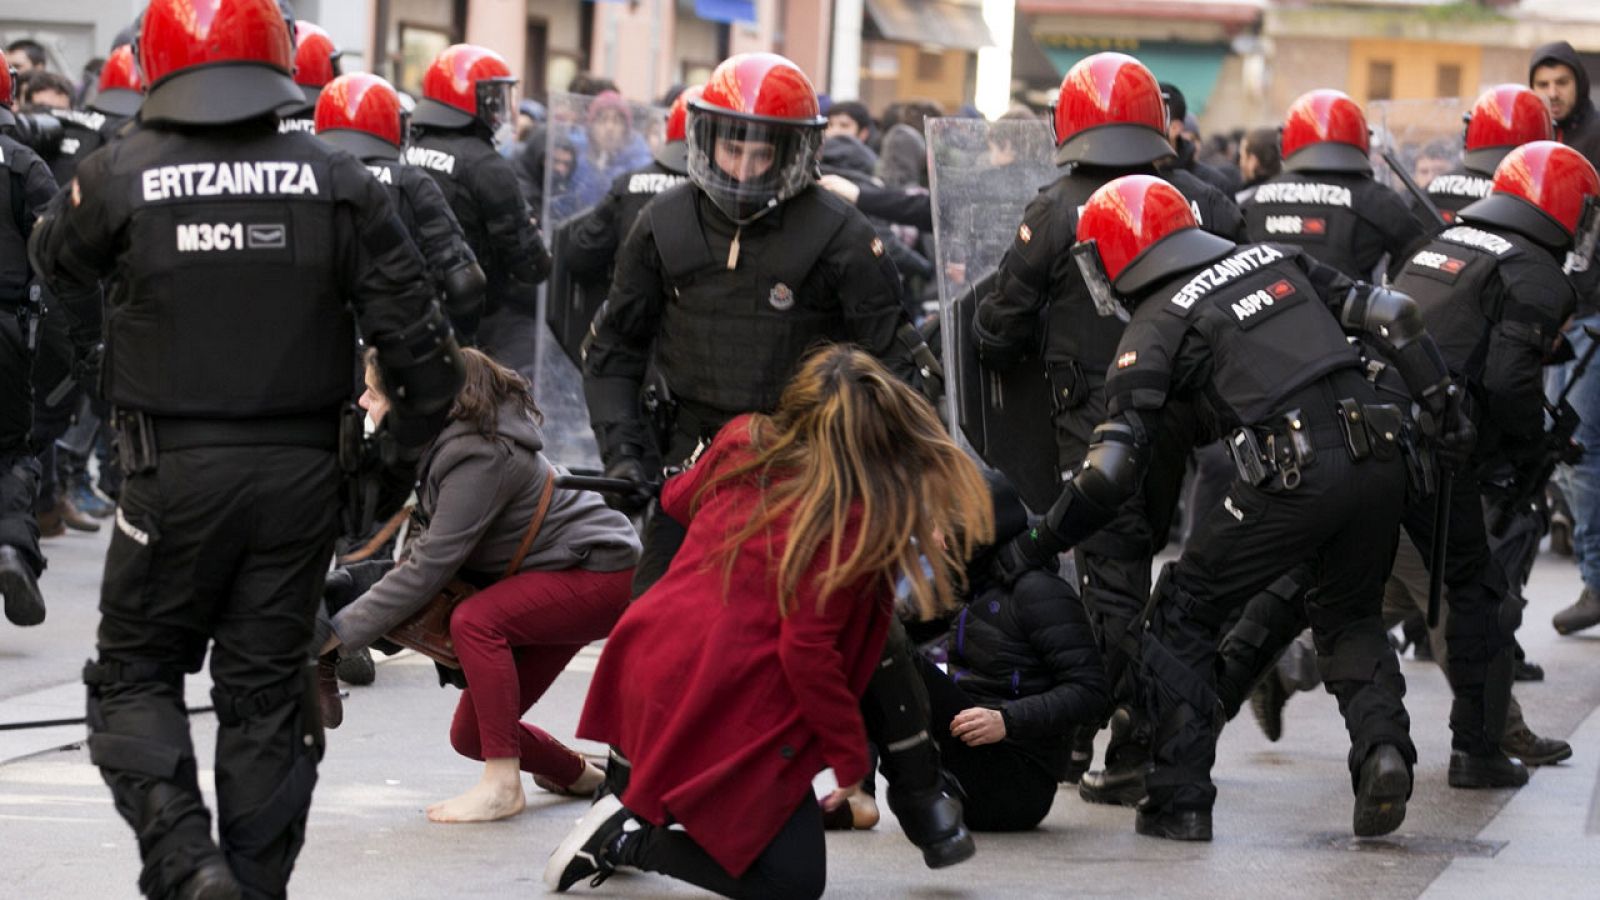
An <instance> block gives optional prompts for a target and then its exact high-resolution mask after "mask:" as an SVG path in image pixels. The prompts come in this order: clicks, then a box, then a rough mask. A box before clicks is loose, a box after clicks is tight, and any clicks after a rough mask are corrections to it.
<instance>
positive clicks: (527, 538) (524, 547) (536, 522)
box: [500, 466, 556, 578]
mask: <svg viewBox="0 0 1600 900" xmlns="http://www.w3.org/2000/svg"><path fill="white" fill-rule="evenodd" d="M544 473H545V474H544V492H543V493H542V494H540V495H539V508H538V509H536V510H534V512H533V521H531V522H529V523H528V530H527V531H526V532H524V533H523V535H522V544H521V545H520V546H518V547H517V553H516V555H515V556H513V557H511V564H510V565H508V566H506V573H505V574H504V575H502V576H500V577H501V578H510V577H511V576H513V575H515V574H517V571H518V570H519V569H521V568H522V560H523V559H524V558H525V557H527V555H528V551H529V550H530V549H532V547H533V541H534V538H537V537H538V536H539V529H540V528H541V527H543V526H544V514H545V513H547V512H549V511H550V495H551V494H552V493H553V492H554V491H555V487H556V472H555V470H554V469H552V468H550V467H549V466H545V467H544Z"/></svg>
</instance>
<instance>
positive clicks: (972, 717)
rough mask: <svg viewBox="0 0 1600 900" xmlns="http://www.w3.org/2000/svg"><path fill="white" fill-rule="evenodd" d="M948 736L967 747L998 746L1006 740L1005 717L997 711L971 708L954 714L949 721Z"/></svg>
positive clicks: (980, 707)
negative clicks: (955, 738)
mask: <svg viewBox="0 0 1600 900" xmlns="http://www.w3.org/2000/svg"><path fill="white" fill-rule="evenodd" d="M950 734H951V735H952V736H954V737H958V738H960V739H961V740H962V741H964V742H965V743H966V745H967V746H968V747H981V746H983V745H984V744H998V743H1000V742H1001V741H1003V740H1005V739H1006V717H1005V716H1003V715H1001V713H1000V710H998V709H987V708H985V707H982V706H973V707H969V708H967V709H963V710H962V711H961V712H958V713H956V717H955V718H954V719H951V720H950Z"/></svg>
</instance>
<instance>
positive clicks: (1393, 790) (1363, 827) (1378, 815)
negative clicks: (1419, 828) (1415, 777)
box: [1353, 744, 1411, 837]
mask: <svg viewBox="0 0 1600 900" xmlns="http://www.w3.org/2000/svg"><path fill="white" fill-rule="evenodd" d="M1410 796H1411V772H1410V770H1409V769H1407V768H1406V761H1405V757H1403V756H1401V755H1400V751H1399V750H1396V749H1395V748H1394V747H1393V746H1391V745H1389V744H1380V745H1379V746H1377V747H1374V748H1373V750H1372V752H1371V753H1368V754H1367V759H1366V761H1365V762H1363V763H1362V764H1361V772H1360V775H1359V776H1358V778H1357V780H1356V809H1355V816H1354V826H1353V827H1354V828H1355V832H1356V837H1377V836H1378V835H1381V834H1388V833H1389V832H1391V831H1394V830H1395V829H1396V828H1399V827H1400V823H1401V822H1404V821H1405V820H1406V800H1407V799H1408V798H1410Z"/></svg>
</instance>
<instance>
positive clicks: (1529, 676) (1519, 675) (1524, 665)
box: [1514, 659, 1544, 681]
mask: <svg viewBox="0 0 1600 900" xmlns="http://www.w3.org/2000/svg"><path fill="white" fill-rule="evenodd" d="M1514 678H1515V679H1516V680H1517V681H1543V680H1544V666H1541V665H1539V664H1538V663H1536V662H1528V661H1527V660H1525V659H1519V660H1517V671H1516V674H1515V675H1514Z"/></svg>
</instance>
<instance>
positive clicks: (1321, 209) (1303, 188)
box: [1243, 169, 1429, 279]
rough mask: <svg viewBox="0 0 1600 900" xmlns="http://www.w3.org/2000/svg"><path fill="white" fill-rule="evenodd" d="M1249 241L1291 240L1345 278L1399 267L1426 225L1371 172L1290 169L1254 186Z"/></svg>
mask: <svg viewBox="0 0 1600 900" xmlns="http://www.w3.org/2000/svg"><path fill="white" fill-rule="evenodd" d="M1243 211H1244V218H1245V227H1246V230H1247V232H1248V234H1249V237H1250V240H1252V241H1273V242H1277V243H1283V244H1293V245H1295V246H1297V247H1299V248H1300V249H1302V250H1304V251H1305V252H1307V253H1309V254H1311V255H1312V256H1313V257H1315V258H1316V259H1317V260H1318V261H1319V262H1321V263H1324V264H1325V265H1329V266H1332V267H1334V268H1335V269H1338V270H1339V271H1340V272H1342V273H1344V275H1345V277H1347V278H1359V279H1367V278H1371V277H1373V273H1374V272H1375V271H1376V270H1377V268H1378V264H1379V263H1380V262H1382V261H1383V258H1384V257H1385V256H1388V257H1389V259H1390V269H1391V270H1392V271H1398V270H1399V267H1400V265H1401V264H1402V263H1403V261H1404V259H1405V255H1404V254H1405V252H1406V251H1407V250H1410V249H1412V248H1414V247H1415V246H1416V245H1417V244H1418V243H1419V242H1421V241H1422V239H1423V238H1424V237H1426V235H1427V234H1428V231H1429V229H1428V228H1427V227H1425V226H1424V224H1423V222H1422V221H1421V220H1420V219H1418V218H1417V217H1416V216H1415V215H1414V214H1413V213H1412V212H1411V209H1410V208H1409V207H1408V205H1407V204H1406V202H1405V201H1404V200H1402V199H1401V198H1400V195H1399V194H1396V193H1395V192H1394V191H1392V190H1390V189H1389V188H1387V187H1385V186H1384V185H1381V184H1379V183H1378V182H1376V181H1374V180H1372V176H1371V175H1370V174H1365V175H1364V174H1361V173H1354V172H1334V171H1310V170H1303V169H1302V170H1294V171H1285V172H1282V173H1280V174H1279V175H1278V176H1277V177H1275V178H1272V179H1270V180H1268V181H1266V182H1265V183H1263V184H1261V185H1260V186H1258V187H1257V188H1256V190H1255V193H1254V194H1252V195H1251V196H1250V199H1249V200H1247V201H1246V202H1245V203H1244V206H1243Z"/></svg>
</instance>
